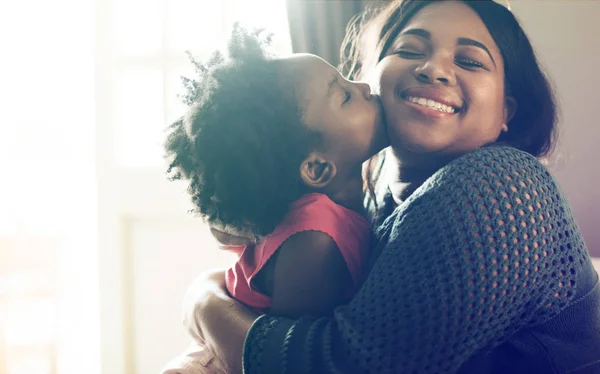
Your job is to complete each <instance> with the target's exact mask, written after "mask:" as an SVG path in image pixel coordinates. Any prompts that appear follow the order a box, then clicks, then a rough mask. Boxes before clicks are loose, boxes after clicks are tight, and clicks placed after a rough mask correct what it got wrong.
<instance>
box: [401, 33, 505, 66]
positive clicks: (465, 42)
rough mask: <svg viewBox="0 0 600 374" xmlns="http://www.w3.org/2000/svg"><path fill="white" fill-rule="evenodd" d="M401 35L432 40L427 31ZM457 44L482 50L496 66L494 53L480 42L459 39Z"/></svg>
mask: <svg viewBox="0 0 600 374" xmlns="http://www.w3.org/2000/svg"><path fill="white" fill-rule="evenodd" d="M400 35H414V36H418V37H420V38H423V39H426V40H431V33H430V32H429V31H427V30H425V29H408V30H404V31H402V33H401V34H400ZM457 44H458V45H464V46H473V47H477V48H481V49H482V50H483V51H484V52H485V53H487V55H488V56H490V58H491V59H492V62H493V63H494V66H496V60H494V57H492V53H491V52H490V50H489V49H488V47H486V46H485V44H483V43H481V42H478V41H477V40H473V39H470V38H458V43H457Z"/></svg>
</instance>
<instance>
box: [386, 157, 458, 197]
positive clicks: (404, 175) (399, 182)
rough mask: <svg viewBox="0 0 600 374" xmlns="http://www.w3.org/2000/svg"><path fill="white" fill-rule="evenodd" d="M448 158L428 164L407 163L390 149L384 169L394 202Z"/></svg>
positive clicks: (417, 186) (431, 173) (427, 177)
mask: <svg viewBox="0 0 600 374" xmlns="http://www.w3.org/2000/svg"><path fill="white" fill-rule="evenodd" d="M449 161H450V160H449V159H447V160H443V161H442V160H440V161H436V162H431V163H428V164H409V163H402V162H401V161H400V160H399V159H398V156H397V155H396V154H395V153H394V152H393V151H391V150H390V152H388V154H387V158H386V161H385V162H386V164H387V165H386V166H385V167H386V169H387V170H388V172H389V173H390V174H388V176H387V178H388V181H389V188H390V192H391V193H392V197H393V198H394V201H395V202H396V204H400V203H402V202H403V201H405V200H406V199H407V198H408V197H409V196H410V195H412V193H413V192H415V190H416V189H417V188H419V187H420V186H421V185H422V184H423V183H425V181H426V180H427V179H429V177H431V176H432V175H433V174H435V172H436V171H438V170H439V169H441V168H442V167H443V166H444V165H446V164H447V163H448V162H449Z"/></svg>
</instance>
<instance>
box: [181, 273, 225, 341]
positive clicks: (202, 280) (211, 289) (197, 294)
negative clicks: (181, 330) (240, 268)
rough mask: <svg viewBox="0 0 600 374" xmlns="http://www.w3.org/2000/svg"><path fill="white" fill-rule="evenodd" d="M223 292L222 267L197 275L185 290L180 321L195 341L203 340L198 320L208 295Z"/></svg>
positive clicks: (223, 278) (223, 274)
mask: <svg viewBox="0 0 600 374" xmlns="http://www.w3.org/2000/svg"><path fill="white" fill-rule="evenodd" d="M223 293H226V291H225V271H224V270H223V269H219V270H213V271H210V272H208V273H205V274H203V275H201V276H199V277H198V278H196V279H195V280H194V282H192V284H191V285H190V287H188V289H187V291H186V292H185V295H184V297H183V303H182V323H183V326H184V327H185V328H186V329H187V331H188V333H189V334H190V335H191V336H192V338H194V339H195V340H196V341H203V340H204V338H203V334H202V329H201V328H200V323H199V322H200V320H201V318H202V313H203V312H202V311H203V308H204V306H205V304H206V302H207V299H208V297H209V296H210V295H212V294H223Z"/></svg>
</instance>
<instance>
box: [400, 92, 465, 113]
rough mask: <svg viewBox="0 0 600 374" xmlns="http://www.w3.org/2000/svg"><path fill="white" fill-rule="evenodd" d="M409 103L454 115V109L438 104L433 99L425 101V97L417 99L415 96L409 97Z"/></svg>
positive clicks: (407, 98)
mask: <svg viewBox="0 0 600 374" xmlns="http://www.w3.org/2000/svg"><path fill="white" fill-rule="evenodd" d="M406 100H407V101H410V102H411V103H415V104H419V105H421V106H424V107H426V108H430V109H434V110H437V111H440V112H444V113H454V108H453V107H451V106H448V105H444V104H442V103H438V102H437V101H433V100H431V99H425V98H423V97H415V96H407V97H406Z"/></svg>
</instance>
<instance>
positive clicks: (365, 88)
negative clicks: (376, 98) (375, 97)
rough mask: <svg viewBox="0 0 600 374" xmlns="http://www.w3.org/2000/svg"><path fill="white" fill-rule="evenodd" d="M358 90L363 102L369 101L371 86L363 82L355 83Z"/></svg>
mask: <svg viewBox="0 0 600 374" xmlns="http://www.w3.org/2000/svg"><path fill="white" fill-rule="evenodd" d="M356 84H357V86H358V89H359V91H360V93H361V95H363V97H364V98H365V100H371V86H369V85H368V84H367V83H364V82H356Z"/></svg>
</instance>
